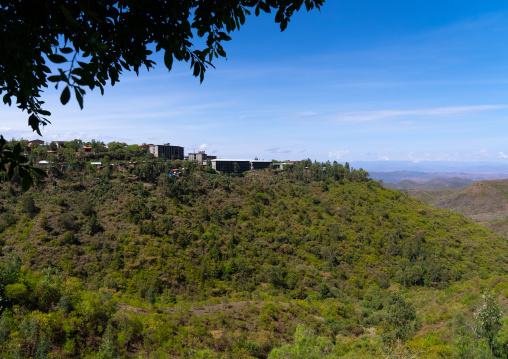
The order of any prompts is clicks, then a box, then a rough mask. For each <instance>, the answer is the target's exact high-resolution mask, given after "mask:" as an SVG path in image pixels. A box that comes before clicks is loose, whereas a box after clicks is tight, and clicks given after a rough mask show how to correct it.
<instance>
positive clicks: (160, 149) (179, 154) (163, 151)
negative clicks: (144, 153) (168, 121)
mask: <svg viewBox="0 0 508 359" xmlns="http://www.w3.org/2000/svg"><path fill="white" fill-rule="evenodd" d="M148 150H149V151H150V153H151V154H153V156H154V157H160V158H166V159H168V160H183V147H180V146H171V145H170V144H169V143H165V144H163V145H150V146H148Z"/></svg>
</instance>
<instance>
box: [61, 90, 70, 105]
mask: <svg viewBox="0 0 508 359" xmlns="http://www.w3.org/2000/svg"><path fill="white" fill-rule="evenodd" d="M70 98H71V90H69V86H66V87H65V88H64V90H63V91H62V94H61V95H60V102H61V103H62V105H66V104H67V102H69V99H70Z"/></svg>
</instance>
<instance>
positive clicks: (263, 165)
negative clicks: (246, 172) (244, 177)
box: [250, 160, 272, 170]
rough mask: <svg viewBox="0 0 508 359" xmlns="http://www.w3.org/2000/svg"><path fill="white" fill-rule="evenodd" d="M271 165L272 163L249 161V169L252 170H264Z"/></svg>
mask: <svg viewBox="0 0 508 359" xmlns="http://www.w3.org/2000/svg"><path fill="white" fill-rule="evenodd" d="M271 164H272V161H262V160H252V161H250V167H251V169H253V170H266V169H268V167H270V165H271Z"/></svg>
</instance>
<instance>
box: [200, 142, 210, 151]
mask: <svg viewBox="0 0 508 359" xmlns="http://www.w3.org/2000/svg"><path fill="white" fill-rule="evenodd" d="M208 147H210V145H209V144H208V143H203V144H202V145H201V146H199V149H200V150H201V151H204V150H206V149H208Z"/></svg>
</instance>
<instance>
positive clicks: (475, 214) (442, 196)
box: [406, 179, 508, 237]
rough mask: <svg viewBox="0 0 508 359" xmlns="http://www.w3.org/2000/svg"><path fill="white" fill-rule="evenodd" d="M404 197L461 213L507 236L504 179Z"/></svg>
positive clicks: (507, 192) (507, 190)
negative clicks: (410, 197)
mask: <svg viewBox="0 0 508 359" xmlns="http://www.w3.org/2000/svg"><path fill="white" fill-rule="evenodd" d="M406 193H407V194H408V195H410V196H412V197H415V198H419V199H421V200H422V201H424V202H426V203H428V204H431V205H433V206H436V207H439V208H444V209H449V210H451V211H454V212H457V213H461V214H463V215H464V216H466V217H468V218H470V219H471V220H473V221H475V222H477V223H479V224H481V225H483V226H486V227H488V228H490V229H492V230H494V231H496V232H497V233H500V234H502V235H503V236H505V237H508V180H506V179H504V180H495V181H479V182H475V183H474V184H472V185H471V186H468V187H466V188H458V189H455V188H454V189H437V190H410V191H407V192H406Z"/></svg>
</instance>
